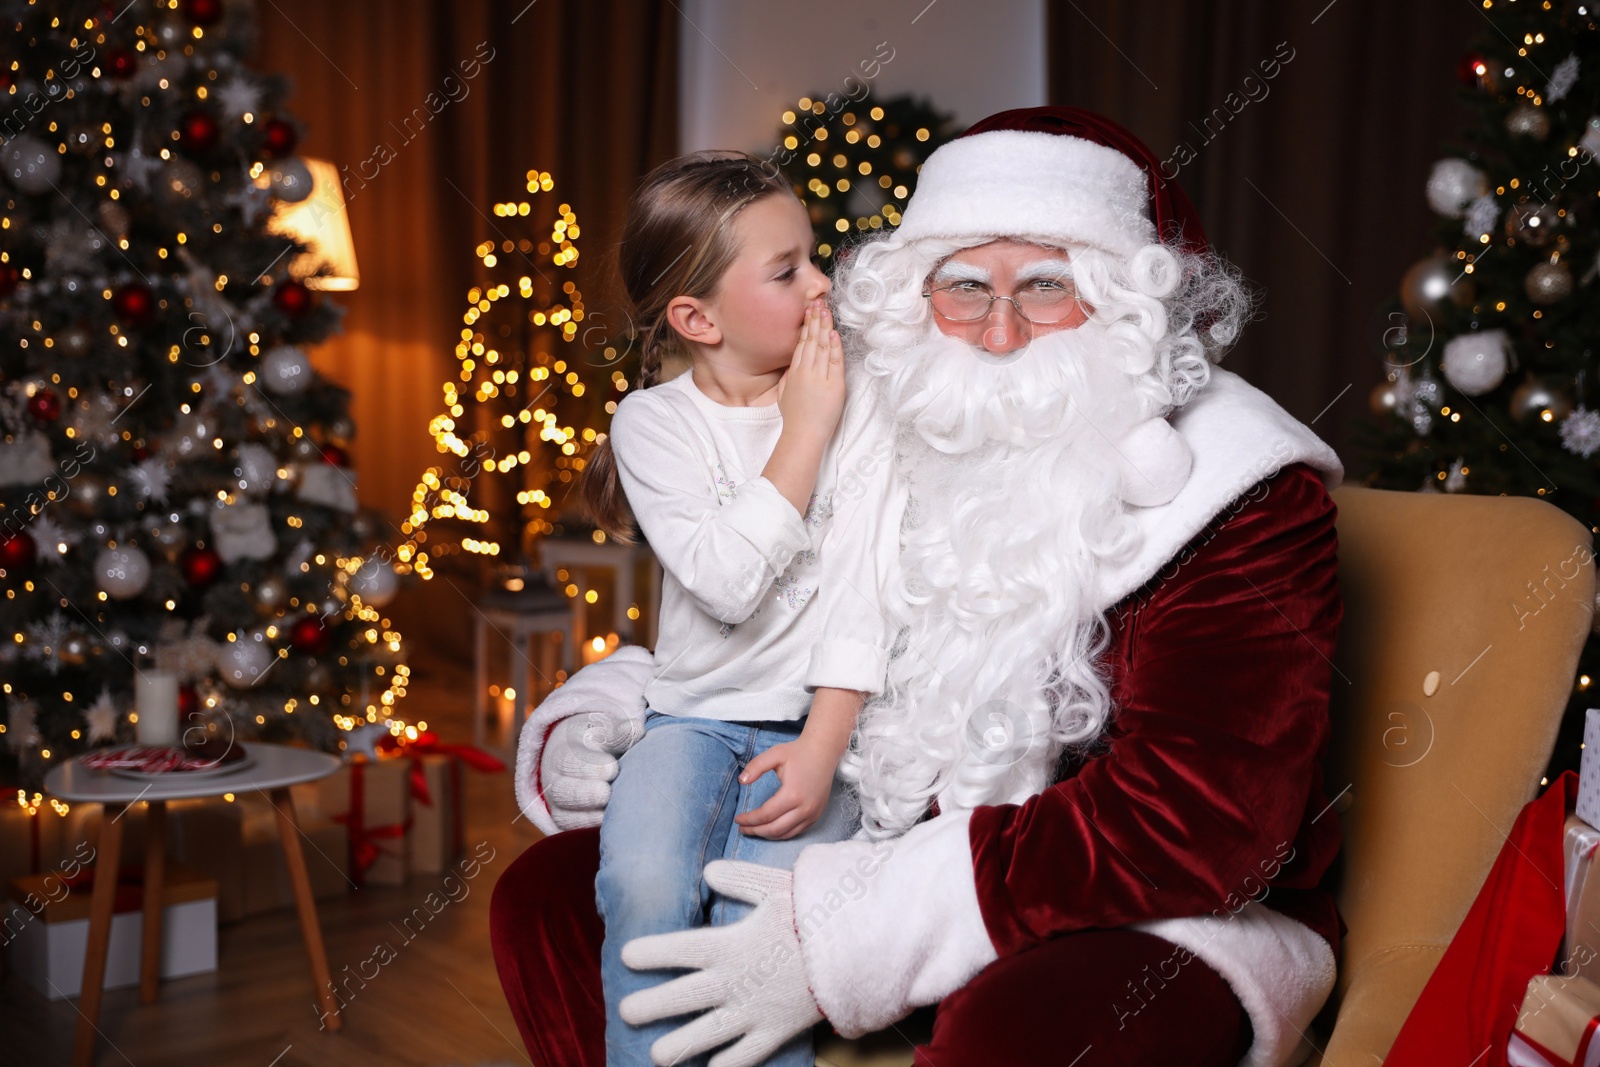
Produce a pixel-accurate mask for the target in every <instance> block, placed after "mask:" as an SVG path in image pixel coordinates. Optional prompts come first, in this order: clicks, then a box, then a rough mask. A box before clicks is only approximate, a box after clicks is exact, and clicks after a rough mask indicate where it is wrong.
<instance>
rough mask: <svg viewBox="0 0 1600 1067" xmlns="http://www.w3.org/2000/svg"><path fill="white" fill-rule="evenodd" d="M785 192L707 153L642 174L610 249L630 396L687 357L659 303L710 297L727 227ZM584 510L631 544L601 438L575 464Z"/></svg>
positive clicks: (730, 251)
mask: <svg viewBox="0 0 1600 1067" xmlns="http://www.w3.org/2000/svg"><path fill="white" fill-rule="evenodd" d="M778 193H789V194H790V195H793V190H792V189H791V188H790V186H789V182H788V180H787V179H786V178H784V177H783V175H782V174H781V173H780V172H779V171H778V169H777V168H776V167H775V166H773V165H772V164H771V163H770V162H767V161H765V160H762V159H761V158H760V157H758V156H754V155H751V154H750V153H748V152H736V151H727V150H721V149H716V150H708V151H703V152H691V153H690V154H688V155H684V156H679V157H678V158H676V159H672V160H668V161H667V162H665V163H663V164H661V165H660V166H658V167H656V168H655V169H654V170H652V171H651V172H650V173H649V174H647V175H645V177H644V180H643V181H642V182H640V183H639V188H638V189H637V190H635V191H634V194H633V197H632V199H631V200H630V201H629V202H628V218H627V222H626V224H625V226H624V228H623V238H622V242H621V244H620V245H619V246H618V249H617V264H618V268H619V272H620V273H621V276H622V286H623V290H624V292H625V293H626V294H627V298H628V304H629V315H630V318H631V321H632V323H633V333H634V337H635V339H636V341H637V343H638V344H639V346H640V360H639V379H638V381H637V382H636V383H635V386H636V388H639V389H648V388H650V387H651V386H652V385H655V384H656V383H657V381H658V380H659V379H660V377H661V364H662V361H663V359H665V358H666V357H667V356H668V355H677V356H680V357H687V356H688V352H687V351H686V350H685V346H684V342H683V339H682V338H681V337H679V336H678V334H677V331H675V330H674V329H673V328H672V326H671V325H670V324H669V323H668V322H667V305H668V304H669V303H670V302H671V301H672V300H673V299H675V298H677V297H679V296H691V297H694V298H695V299H697V300H711V299H713V298H714V297H715V295H716V292H717V289H718V286H719V284H720V283H721V281H722V275H723V273H724V272H726V271H727V269H728V267H729V266H730V265H731V264H732V263H733V261H734V258H735V257H736V256H737V255H738V252H739V248H738V245H737V243H736V242H735V241H734V238H733V219H734V217H735V216H737V215H738V213H739V212H740V211H742V210H744V209H745V208H746V207H748V206H749V205H750V204H752V203H754V202H755V201H757V200H760V199H761V198H763V197H767V196H773V195H775V194H778ZM579 492H580V494H581V499H582V503H583V506H584V509H585V510H586V511H587V512H588V515H589V517H590V519H591V520H592V521H593V522H594V524H595V525H596V526H598V527H599V528H600V529H602V530H604V531H605V532H606V533H607V534H608V535H609V536H611V537H612V538H613V539H615V540H616V541H618V542H620V543H622V544H632V543H633V540H634V538H633V517H632V514H631V513H630V512H629V510H628V502H627V498H626V497H625V496H624V495H623V492H622V485H621V483H620V481H619V480H618V478H617V463H616V457H615V456H613V455H612V453H611V442H610V440H609V439H607V440H605V441H602V442H601V443H600V444H599V446H598V447H596V448H595V450H594V452H593V453H592V454H591V455H590V456H589V460H588V462H587V463H586V464H584V469H583V478H582V480H581V482H580V483H579Z"/></svg>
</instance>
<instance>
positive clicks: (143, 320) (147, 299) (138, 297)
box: [111, 282, 156, 326]
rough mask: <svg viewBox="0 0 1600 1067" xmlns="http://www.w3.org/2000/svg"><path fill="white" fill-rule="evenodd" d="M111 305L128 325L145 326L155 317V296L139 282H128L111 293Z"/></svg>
mask: <svg viewBox="0 0 1600 1067" xmlns="http://www.w3.org/2000/svg"><path fill="white" fill-rule="evenodd" d="M111 307H112V309H113V310H115V311H116V313H117V318H119V319H121V320H122V321H123V322H125V323H127V324H128V325H129V326H146V325H148V324H149V323H150V320H151V319H154V318H155V317H156V298H155V296H154V295H153V294H152V293H151V292H150V290H149V289H148V288H146V287H145V286H144V285H143V284H141V283H139V282H129V283H128V284H127V285H124V286H123V287H122V288H120V289H118V290H117V291H116V292H114V293H112V294H111Z"/></svg>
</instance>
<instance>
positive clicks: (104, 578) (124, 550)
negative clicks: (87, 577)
mask: <svg viewBox="0 0 1600 1067" xmlns="http://www.w3.org/2000/svg"><path fill="white" fill-rule="evenodd" d="M94 576H95V581H96V582H97V583H99V585H100V588H101V589H104V590H105V591H106V592H107V593H108V594H109V595H111V596H112V597H115V598H116V599H118V600H126V599H128V598H129V597H135V596H138V595H139V594H140V593H142V592H144V587H145V586H146V585H149V584H150V557H148V556H146V555H145V554H144V552H142V551H141V550H140V549H138V548H135V547H134V546H133V545H119V546H117V547H116V548H102V549H101V550H100V554H99V555H97V556H96V557H95V558H94Z"/></svg>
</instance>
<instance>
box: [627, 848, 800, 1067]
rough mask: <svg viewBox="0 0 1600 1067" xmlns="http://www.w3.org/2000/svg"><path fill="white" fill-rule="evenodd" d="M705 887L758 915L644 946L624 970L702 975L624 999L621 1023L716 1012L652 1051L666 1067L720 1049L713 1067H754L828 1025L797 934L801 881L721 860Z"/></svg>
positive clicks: (634, 944)
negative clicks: (683, 969)
mask: <svg viewBox="0 0 1600 1067" xmlns="http://www.w3.org/2000/svg"><path fill="white" fill-rule="evenodd" d="M705 879H706V883H707V884H708V885H710V886H711V888H712V889H715V890H717V891H718V892H719V893H723V894H726V895H727V896H730V897H734V898H736V899H739V900H743V901H747V902H749V903H751V904H754V905H755V906H756V907H755V910H754V911H752V912H751V913H750V914H748V915H746V916H745V917H744V918H742V919H740V920H739V921H738V922H735V923H730V924H728V925H727V926H706V927H700V928H697V929H694V930H678V931H675V932H673V933H670V934H651V935H650V936H648V937H636V938H634V939H633V940H632V941H629V942H628V943H627V944H625V945H623V946H622V962H623V963H626V964H627V965H628V966H629V967H632V968H633V969H634V970H636V971H645V970H654V969H658V968H662V967H698V968H701V969H700V970H698V971H696V972H695V973H693V974H686V975H682V976H680V977H678V978H674V979H672V980H671V981H669V982H663V983H662V984H660V985H658V986H654V987H652V988H650V989H641V990H640V991H639V992H637V993H630V994H629V995H628V996H626V997H623V998H622V1003H621V1004H619V1005H618V1011H619V1012H620V1013H621V1015H622V1018H623V1019H624V1020H625V1021H627V1022H629V1023H632V1024H633V1025H635V1026H638V1025H639V1024H641V1023H647V1022H653V1021H654V1020H656V1019H665V1018H669V1017H671V1016H674V1015H682V1014H684V1013H685V1012H691V1011H699V1010H700V1009H701V1008H711V1009H712V1010H711V1011H708V1012H706V1013H705V1014H704V1015H700V1016H697V1017H696V1018H695V1019H693V1020H692V1021H690V1022H688V1023H685V1024H684V1025H683V1026H680V1027H679V1028H678V1029H676V1030H674V1031H672V1032H671V1033H669V1034H666V1035H665V1036H663V1037H661V1038H659V1039H658V1040H657V1041H656V1043H655V1044H653V1045H651V1046H650V1057H651V1059H653V1060H655V1062H656V1063H657V1065H658V1067H668V1065H669V1064H674V1063H681V1062H683V1060H684V1059H685V1058H686V1057H689V1056H693V1055H696V1054H697V1053H701V1052H705V1051H708V1050H709V1049H713V1048H716V1047H717V1046H718V1045H722V1044H724V1043H726V1042H728V1041H730V1040H732V1039H733V1038H736V1037H737V1038H739V1041H738V1042H736V1043H735V1044H734V1045H733V1046H732V1047H730V1048H727V1049H725V1050H723V1051H722V1052H719V1053H717V1054H716V1055H715V1056H712V1057H711V1063H710V1065H709V1067H755V1065H756V1064H759V1063H761V1062H762V1061H764V1060H765V1059H767V1057H769V1056H770V1055H771V1054H772V1053H773V1052H775V1051H776V1050H777V1049H778V1048H779V1047H780V1046H781V1045H782V1044H783V1043H784V1042H786V1041H788V1040H789V1039H790V1038H791V1037H793V1036H794V1035H795V1034H798V1033H800V1032H801V1031H803V1030H807V1029H809V1028H810V1027H812V1026H813V1025H815V1024H816V1023H817V1022H818V1021H819V1020H821V1018H822V1012H820V1011H818V1010H817V1002H816V1000H814V999H813V998H812V996H811V990H810V987H809V986H808V985H807V982H806V970H805V961H804V960H803V959H802V958H801V956H800V938H799V936H798V935H797V934H796V933H795V927H794V876H793V875H792V874H791V873H790V872H788V871H786V870H783V869H782V868H780V867H767V866H764V865H762V864H759V863H746V862H744V861H743V860H712V861H711V862H710V863H708V864H706V869H705Z"/></svg>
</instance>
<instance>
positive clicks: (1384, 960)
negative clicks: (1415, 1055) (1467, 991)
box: [1306, 942, 1449, 1067]
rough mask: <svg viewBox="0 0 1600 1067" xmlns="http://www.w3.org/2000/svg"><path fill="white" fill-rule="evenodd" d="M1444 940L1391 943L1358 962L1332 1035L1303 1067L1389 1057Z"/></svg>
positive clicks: (1362, 1064)
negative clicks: (1316, 1054)
mask: <svg viewBox="0 0 1600 1067" xmlns="http://www.w3.org/2000/svg"><path fill="white" fill-rule="evenodd" d="M1448 947H1449V946H1448V945H1447V944H1436V943H1433V942H1415V943H1412V944H1407V945H1395V946H1392V947H1390V948H1387V949H1384V950H1382V951H1381V952H1377V953H1374V954H1373V955H1372V956H1369V957H1368V958H1367V959H1365V960H1362V961H1361V963H1360V965H1359V967H1358V969H1357V971H1356V973H1355V974H1354V975H1353V976H1352V977H1351V979H1350V985H1349V988H1347V989H1346V990H1345V991H1344V997H1343V999H1342V1000H1341V1001H1340V1004H1339V1014H1338V1017H1337V1019H1336V1020H1335V1022H1334V1026H1333V1034H1332V1036H1331V1037H1329V1038H1328V1043H1327V1045H1326V1046H1325V1047H1324V1049H1323V1053H1322V1055H1321V1056H1320V1057H1318V1056H1313V1057H1312V1058H1311V1059H1310V1060H1308V1061H1307V1064H1306V1067H1372V1065H1373V1064H1375V1063H1382V1062H1383V1061H1384V1060H1385V1059H1387V1058H1388V1055H1389V1048H1390V1046H1392V1045H1393V1044H1394V1039H1395V1038H1396V1037H1398V1036H1399V1035H1400V1028H1401V1026H1403V1025H1404V1024H1405V1021H1406V1016H1408V1015H1410V1014H1411V1009H1412V1007H1413V1006H1415V1004H1416V1003H1417V999H1418V998H1419V997H1421V996H1422V987H1423V986H1425V985H1427V984H1428V979H1429V978H1431V977H1432V976H1433V971H1434V968H1436V967H1437V966H1438V965H1439V960H1440V959H1441V958H1443V956H1444V951H1445V949H1446V948H1448Z"/></svg>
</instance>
